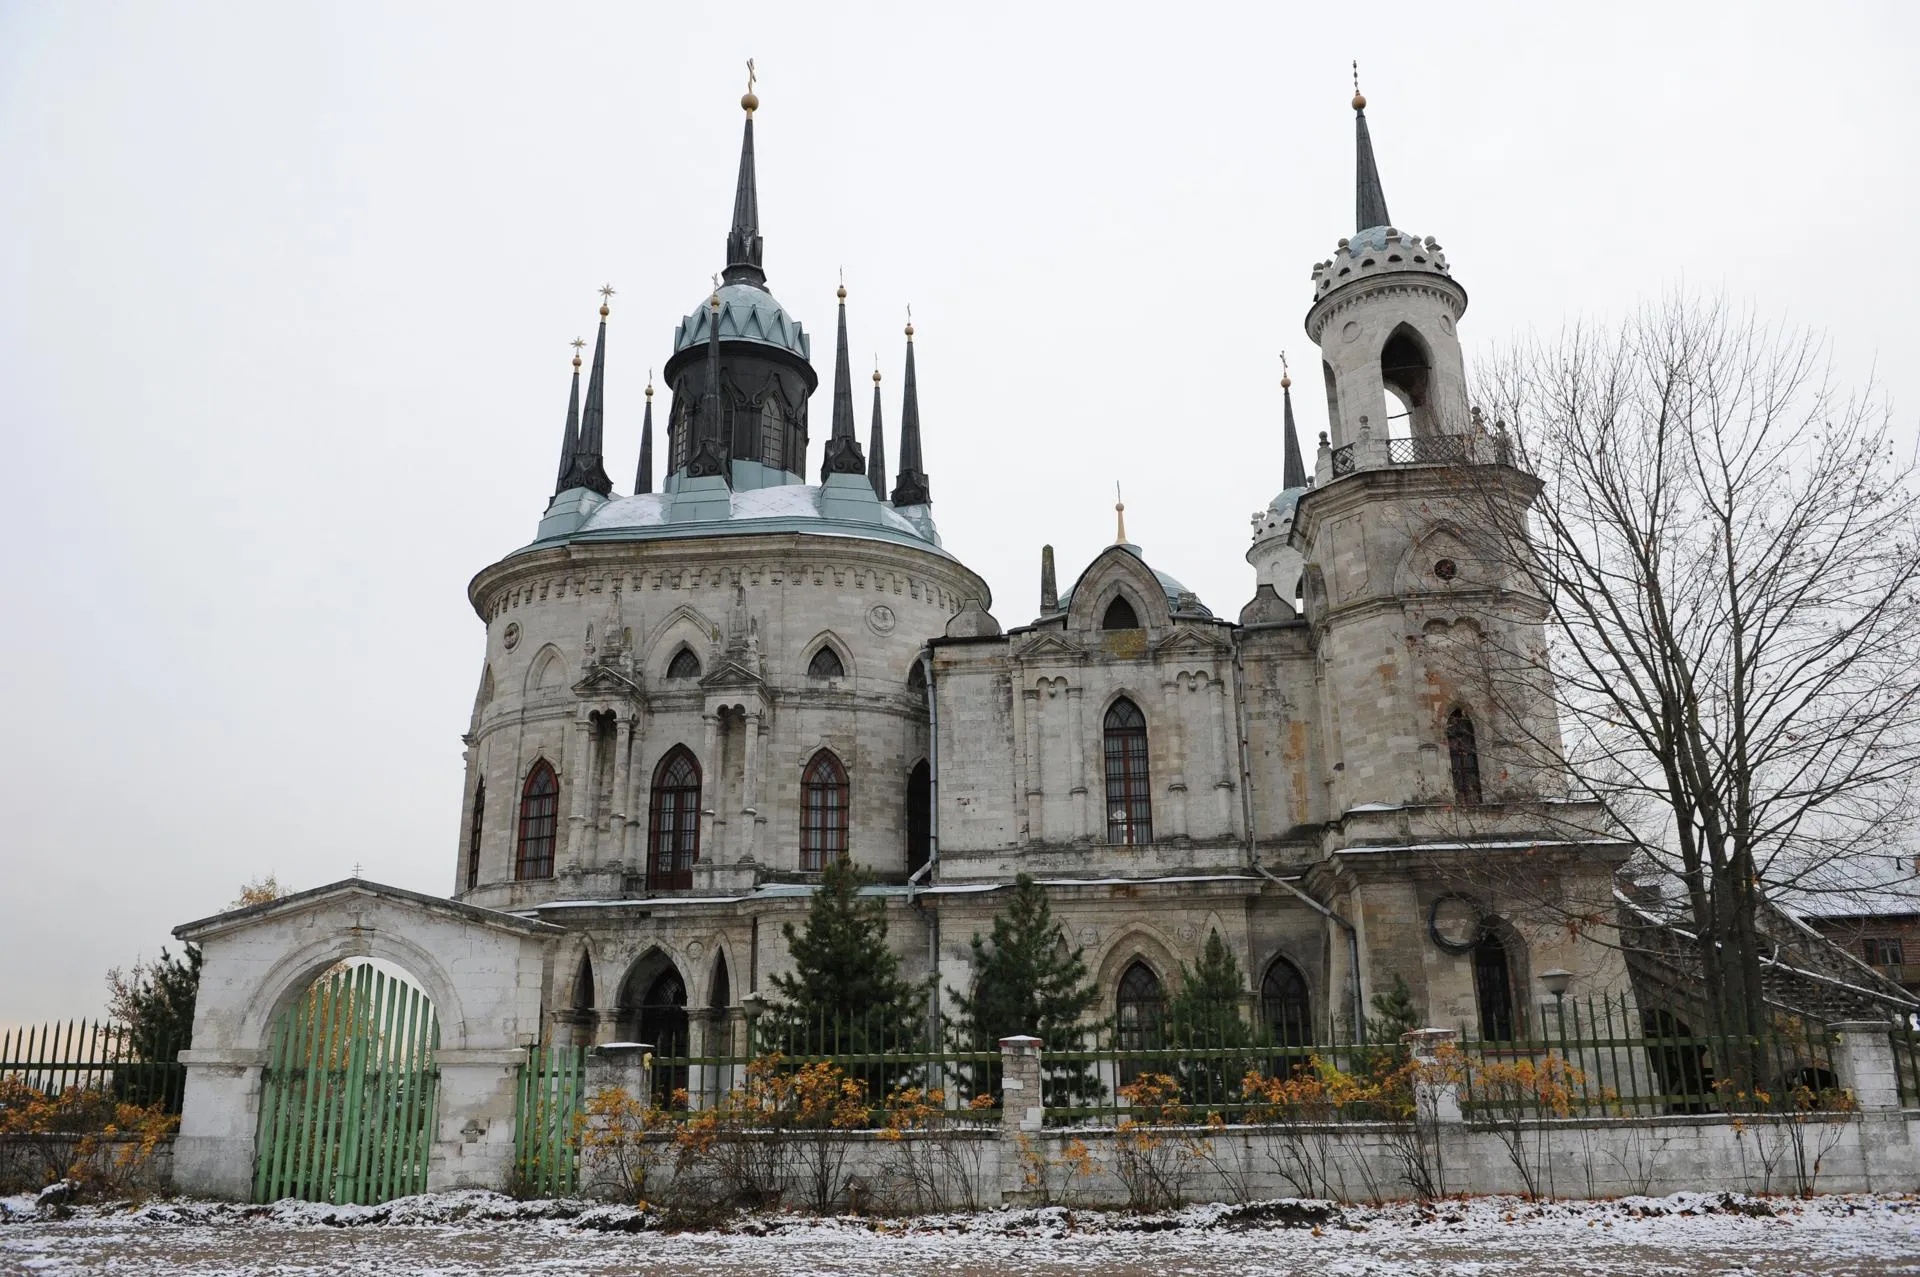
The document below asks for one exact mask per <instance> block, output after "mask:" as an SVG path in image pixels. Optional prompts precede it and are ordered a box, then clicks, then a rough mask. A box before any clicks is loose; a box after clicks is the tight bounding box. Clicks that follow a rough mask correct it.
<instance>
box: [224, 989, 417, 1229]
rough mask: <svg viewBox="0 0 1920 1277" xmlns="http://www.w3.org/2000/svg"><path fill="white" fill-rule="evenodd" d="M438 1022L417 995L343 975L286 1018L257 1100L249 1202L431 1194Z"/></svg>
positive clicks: (282, 1017)
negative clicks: (429, 1166) (429, 1160)
mask: <svg viewBox="0 0 1920 1277" xmlns="http://www.w3.org/2000/svg"><path fill="white" fill-rule="evenodd" d="M439 1044H440V1025H439V1021H438V1019H437V1018H436V1017H435V1016H434V1011H433V1004H432V1003H431V1002H429V1001H428V1000H427V998H426V995H425V994H423V993H421V992H420V990H419V989H417V988H415V987H414V986H412V985H410V984H408V983H407V982H406V981H404V980H400V979H396V978H395V977H392V976H389V975H387V974H385V973H384V972H381V971H377V970H375V969H374V968H373V967H371V966H367V965H361V966H357V967H341V968H336V969H334V970H332V971H330V972H328V973H327V974H325V975H323V976H321V977H320V979H319V980H317V981H315V982H314V985H313V987H312V988H311V989H309V990H308V991H307V992H306V993H305V994H303V995H302V996H301V997H300V998H299V999H298V1000H296V1001H295V1002H294V1004H293V1005H292V1006H290V1007H288V1008H287V1009H286V1010H285V1011H284V1012H282V1013H281V1015H280V1018H279V1020H278V1021H276V1022H275V1024H274V1029H273V1041H272V1045H271V1047H270V1048H269V1051H268V1056H267V1069H266V1074H265V1077H264V1079H263V1085H262V1089H261V1095H260V1135H259V1139H258V1141H257V1144H256V1149H257V1152H256V1162H255V1166H254V1174H253V1198H254V1200H255V1201H257V1202H271V1201H278V1200H279V1199H280V1198H283V1197H297V1198H301V1199H303V1200H305V1201H312V1202H335V1203H347V1202H357V1203H361V1204H371V1203H374V1202H384V1201H386V1200H388V1199H389V1198H394V1197H403V1196H405V1195H406V1194H408V1193H420V1192H425V1191H426V1187H427V1158H428V1154H429V1153H430V1152H431V1150H432V1147H433V1128H434V1110H435V1102H436V1101H437V1099H438V1098H439V1082H440V1073H439V1070H438V1068H437V1067H436V1066H435V1064H434V1050H435V1048H437V1047H438V1046H439Z"/></svg>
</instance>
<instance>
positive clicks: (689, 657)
mask: <svg viewBox="0 0 1920 1277" xmlns="http://www.w3.org/2000/svg"><path fill="white" fill-rule="evenodd" d="M667 677H668V678H699V677H700V658H699V657H697V656H695V655H694V654H693V649H692V648H690V647H683V648H681V649H680V650H679V651H677V652H675V653H674V654H673V659H672V660H670V661H668V662H667Z"/></svg>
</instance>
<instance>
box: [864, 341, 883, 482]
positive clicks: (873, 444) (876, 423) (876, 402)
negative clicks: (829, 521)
mask: <svg viewBox="0 0 1920 1277" xmlns="http://www.w3.org/2000/svg"><path fill="white" fill-rule="evenodd" d="M876 358H877V357H876ZM867 479H868V480H869V481H870V482H871V483H872V484H873V495H874V497H875V498H877V499H878V500H881V501H885V500H886V499H887V435H886V432H885V431H884V430H882V429H881V427H880V370H879V369H878V368H875V369H874V370H873V430H872V431H871V432H870V433H869V434H868V435H867Z"/></svg>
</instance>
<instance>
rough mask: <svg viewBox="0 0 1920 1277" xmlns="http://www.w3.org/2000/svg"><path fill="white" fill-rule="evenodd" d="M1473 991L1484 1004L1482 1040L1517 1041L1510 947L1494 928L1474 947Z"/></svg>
mask: <svg viewBox="0 0 1920 1277" xmlns="http://www.w3.org/2000/svg"><path fill="white" fill-rule="evenodd" d="M1473 992H1474V997H1475V998H1476V999H1477V1000H1478V1002H1479V1003H1480V1039H1481V1041H1483V1042H1511V1041H1513V1038H1514V1032H1513V1028H1514V1021H1513V968H1512V965H1511V964H1510V963H1509V962H1508V960H1507V946H1506V945H1504V944H1502V943H1501V942H1500V937H1499V936H1497V935H1495V934H1494V933H1493V932H1491V931H1489V932H1487V934H1486V936H1485V938H1484V939H1482V940H1481V941H1480V943H1479V944H1477V945H1475V946H1474V947H1473Z"/></svg>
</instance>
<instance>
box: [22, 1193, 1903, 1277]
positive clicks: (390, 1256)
mask: <svg viewBox="0 0 1920 1277" xmlns="http://www.w3.org/2000/svg"><path fill="white" fill-rule="evenodd" d="M29 1204H30V1203H28V1202H26V1201H22V1200H19V1199H15V1200H13V1201H10V1202H5V1203H0V1211H5V1210H7V1209H8V1208H10V1209H11V1212H12V1213H11V1214H0V1272H5V1273H33V1274H96V1273H98V1274H134V1273H169V1274H172V1273H179V1274H190V1275H192V1277H216V1275H218V1277H295V1275H298V1277H307V1275H309V1274H315V1275H317V1274H363V1273H364V1274H381V1275H382V1277H397V1275H400V1274H433V1275H434V1277H481V1275H483V1274H484V1275H487V1277H492V1275H493V1274H501V1275H505V1274H515V1275H518V1274H569V1275H570V1274H582V1275H591V1274H615V1273H619V1274H668V1273H671V1274H675V1275H676V1277H680V1275H686V1277H705V1275H707V1274H716V1275H717V1274H723V1273H724V1274H729V1275H734V1274H741V1275H747V1274H752V1275H758V1274H768V1275H772V1274H780V1275H781V1277H810V1275H812V1274H828V1273H833V1274H839V1273H847V1274H876V1275H878V1274H889V1275H891V1274H901V1275H903V1277H911V1275H918V1274H934V1273H941V1274H989V1273H1006V1272H1019V1273H1022V1274H1033V1275H1036V1277H1051V1275H1053V1274H1060V1275H1061V1277H1066V1275H1067V1274H1073V1275H1075V1277H1087V1275H1089V1274H1113V1275H1114V1277H1120V1275H1122V1274H1126V1275H1133V1274H1140V1275H1142V1277H1147V1275H1151V1277H1215V1275H1219V1277H1226V1275H1227V1274H1233V1275H1234V1277H1240V1275H1243V1274H1251V1273H1282V1274H1292V1273H1299V1274H1312V1275H1313V1277H1363V1275H1366V1277H1402V1275H1403V1274H1416V1273H1418V1274H1446V1275H1449V1277H1452V1275H1456V1274H1457V1275H1460V1277H1466V1275H1469V1274H1471V1275H1472V1277H1498V1275H1502V1274H1525V1275H1526V1277H1546V1275H1547V1274H1561V1273H1569V1274H1571V1273H1579V1274H1635V1275H1636V1277H1638V1275H1640V1274H1654V1273H1660V1274H1665V1273H1673V1274H1689V1275H1691V1274H1701V1273H1711V1274H1753V1275H1755V1277H1785V1275H1786V1274H1819V1275H1821V1277H1829V1275H1839V1274H1852V1273H1870V1274H1881V1273H1920V1198H1913V1197H1892V1196H1845V1197H1841V1196H1836V1197H1822V1198H1816V1199H1814V1200H1812V1201H1809V1202H1791V1201H1786V1200H1782V1199H1761V1200H1757V1201H1756V1200H1755V1199H1748V1198H1724V1197H1719V1196H1711V1195H1704V1194H1680V1195H1678V1196H1675V1197H1671V1198H1654V1199H1647V1198H1633V1199H1626V1200H1622V1201H1616V1202H1595V1203H1566V1204H1552V1205H1543V1206H1534V1205H1528V1204H1524V1203H1521V1202H1518V1201H1514V1200H1511V1199H1498V1198H1483V1199H1478V1200H1475V1201H1472V1202H1466V1203H1457V1202H1446V1203H1439V1204H1437V1205H1436V1206H1435V1207H1433V1208H1432V1209H1422V1208H1420V1207H1416V1206H1412V1205H1396V1206H1388V1207H1384V1208H1378V1209H1375V1208H1367V1207H1328V1206H1323V1205H1319V1204H1311V1203H1305V1204H1292V1203H1283V1204H1275V1205H1271V1206H1255V1207H1247V1208H1238V1209H1235V1208H1228V1207H1217V1206H1216V1207H1193V1208H1189V1209H1188V1210H1185V1211H1181V1212H1178V1213H1176V1214H1169V1215H1162V1216H1152V1217H1147V1218H1144V1219H1137V1218H1133V1217H1129V1216H1124V1215H1114V1214H1108V1213H1094V1212H1085V1211H1082V1212H1068V1211H1063V1210H1060V1209H1057V1208H1055V1209H1048V1210H1027V1211H994V1212H988V1213H985V1214H980V1215H972V1216H966V1215H952V1216H939V1217H933V1218H926V1219H919V1220H914V1221H909V1222H902V1221H870V1220H829V1221H824V1222H822V1221H809V1220H802V1219H799V1218H797V1217H795V1218H787V1217H777V1218H765V1217H763V1218H760V1219H755V1220H750V1221H743V1222H742V1223H740V1224H738V1225H735V1226H734V1227H733V1228H731V1229H729V1230H726V1231H722V1232H713V1233H677V1234H667V1233H660V1232H655V1231H632V1230H635V1229H645V1228H646V1227H647V1221H646V1220H645V1219H644V1217H642V1216H639V1215H637V1214H636V1213H635V1212H632V1211H622V1210H619V1209H615V1208H605V1207H601V1208H594V1209H590V1210H584V1211H582V1209H581V1208H580V1207H578V1206H564V1205H556V1204H553V1203H517V1202H513V1201H511V1200H509V1199H506V1198H500V1197H495V1196H493V1195H490V1194H479V1193H460V1194H445V1195H439V1196H434V1197H426V1198H409V1199H404V1200H402V1201H399V1202H392V1203H388V1204H387V1205H386V1206H384V1207H375V1208H364V1207H340V1208H335V1207H323V1206H314V1205H309V1204H300V1203H282V1204H280V1205H277V1206H273V1207H254V1208H241V1207H230V1206H216V1205H208V1204H195V1203H159V1204H155V1205H151V1206H147V1207H144V1208H141V1209H139V1210H134V1211H125V1210H122V1211H116V1212H109V1211H88V1210H80V1211H75V1212H74V1213H73V1215H72V1217H71V1218H67V1219H60V1220H53V1219H42V1218H39V1217H38V1216H36V1215H33V1214H32V1213H31V1212H28V1213H25V1214H23V1213H21V1212H22V1211H23V1210H24V1209H25V1208H26V1207H28V1206H29ZM558 1215H564V1216H567V1217H566V1218H560V1217H556V1216H558ZM1315 1221H1318V1222H1317V1223H1316V1222H1315Z"/></svg>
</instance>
